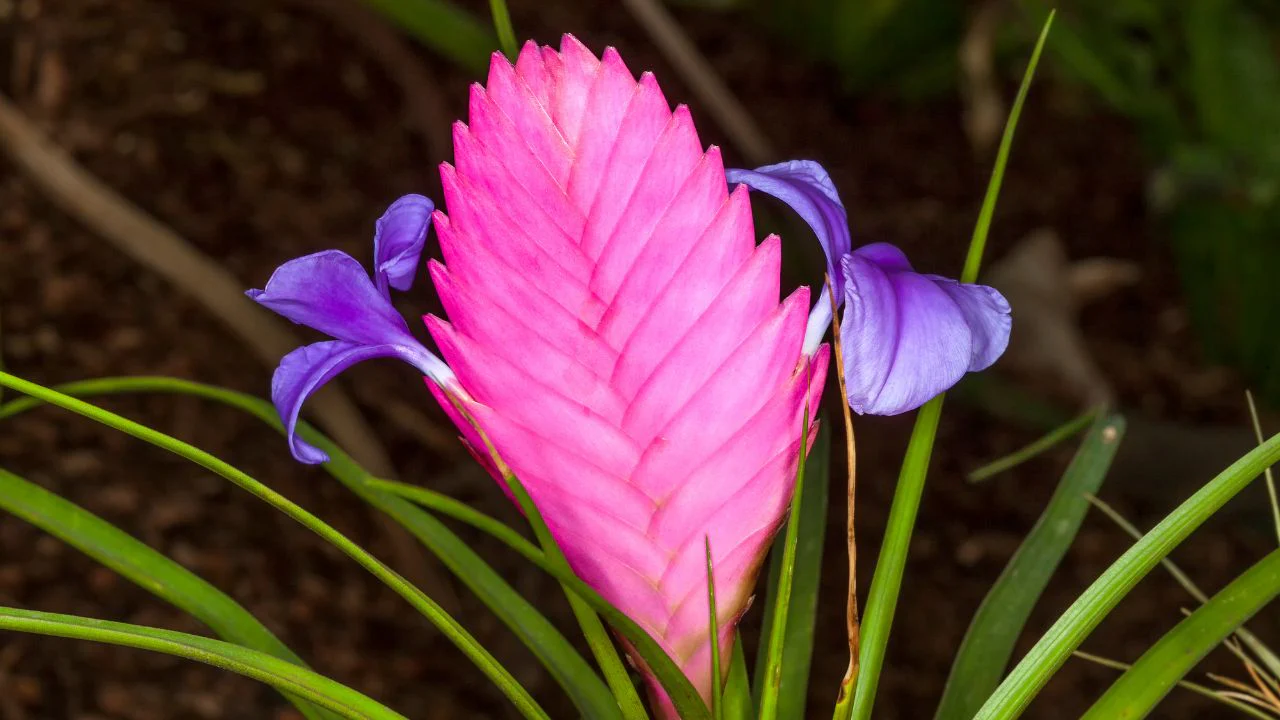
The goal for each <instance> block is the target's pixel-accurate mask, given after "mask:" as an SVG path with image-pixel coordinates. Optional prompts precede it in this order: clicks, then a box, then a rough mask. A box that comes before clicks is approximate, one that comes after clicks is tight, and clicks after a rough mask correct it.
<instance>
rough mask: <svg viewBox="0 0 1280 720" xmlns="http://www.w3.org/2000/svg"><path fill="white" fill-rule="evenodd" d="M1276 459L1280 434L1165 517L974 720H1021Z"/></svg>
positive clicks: (1033, 651)
mask: <svg viewBox="0 0 1280 720" xmlns="http://www.w3.org/2000/svg"><path fill="white" fill-rule="evenodd" d="M1278 460H1280V435H1275V436H1272V437H1271V438H1270V439H1269V440H1267V441H1266V442H1265V443H1263V444H1262V445H1260V446H1259V447H1257V448H1255V449H1254V450H1252V451H1251V452H1249V453H1248V454H1247V455H1245V456H1244V457H1242V458H1240V459H1239V460H1237V461H1236V462H1234V463H1232V464H1231V466H1230V467H1228V468H1227V469H1226V470H1223V471H1222V472H1221V473H1220V474H1219V475H1218V476H1217V477H1215V478H1214V479H1213V480H1210V481H1209V483H1208V484H1207V485H1205V486H1204V487H1203V488H1201V489H1200V490H1199V492H1197V493H1196V494H1194V495H1192V496H1191V497H1190V498H1188V499H1187V500H1186V502H1184V503H1182V504H1181V505H1179V506H1178V507H1177V509H1175V510H1174V511H1173V512H1171V513H1169V514H1168V515H1167V516H1165V518H1164V520H1161V521H1160V523H1159V524H1158V525H1156V526H1155V527H1154V528H1152V530H1151V532H1149V533H1147V534H1146V535H1145V536H1144V537H1143V538H1142V540H1139V541H1138V542H1137V543H1135V544H1134V545H1133V547H1131V548H1129V550H1128V551H1127V552H1125V554H1124V555H1122V556H1120V559H1119V560H1116V562H1115V563H1113V564H1112V565H1111V567H1109V568H1107V570H1106V571H1105V572H1103V573H1102V576H1101V577H1099V578H1098V579H1097V580H1095V581H1094V582H1093V584H1092V585H1090V586H1089V588H1088V589H1087V590H1085V591H1084V593H1083V594H1082V595H1081V596H1080V597H1079V598H1077V599H1076V601H1075V602H1074V603H1072V604H1071V607H1069V608H1067V611H1066V612H1065V613H1063V614H1062V616H1061V617H1059V618H1058V620H1057V621H1056V622H1054V624H1053V626H1052V627H1050V628H1049V630H1048V631H1047V632H1045V634H1044V635H1043V636H1042V637H1041V638H1040V640H1039V641H1038V642H1037V643H1036V644H1035V645H1034V646H1033V647H1032V648H1031V650H1030V651H1028V652H1027V654H1026V655H1025V656H1024V657H1023V658H1022V660H1021V661H1020V662H1019V663H1018V664H1017V666H1015V667H1014V669H1013V671H1012V672H1010V673H1009V675H1008V677H1006V678H1005V679H1004V681H1003V682H1002V683H1000V686H999V687H997V688H996V690H995V692H994V693H992V694H991V697H989V698H988V699H987V702H986V704H984V705H983V706H982V708H981V709H980V710H979V711H978V714H977V715H976V716H975V718H976V720H1009V719H1010V718H1016V717H1018V716H1020V715H1021V714H1022V711H1023V710H1024V709H1026V707H1027V705H1028V704H1030V703H1031V700H1032V699H1033V698H1034V697H1035V696H1036V694H1037V693H1038V692H1039V691H1040V688H1042V687H1044V684H1045V683H1046V682H1048V680H1049V677H1050V676H1051V675H1052V674H1053V673H1054V672H1055V671H1056V670H1057V669H1058V668H1059V667H1061V666H1062V663H1064V662H1066V660H1067V658H1069V657H1070V656H1071V651H1073V650H1075V649H1076V648H1077V647H1079V646H1080V643H1081V642H1083V641H1084V639H1085V637H1087V636H1088V635H1089V633H1090V632H1091V631H1092V630H1093V629H1094V628H1095V627H1097V626H1098V623H1100V622H1102V619H1103V618H1104V617H1106V616H1107V613H1109V612H1110V611H1111V609H1112V608H1114V607H1115V606H1116V604H1117V603H1119V602H1120V600H1121V599H1122V598H1123V597H1124V596H1125V595H1127V594H1128V593H1129V591H1130V590H1132V589H1133V587H1134V586H1135V585H1137V584H1138V581H1139V580H1141V579H1142V578H1143V577H1145V576H1146V575H1147V573H1149V572H1151V569H1152V568H1154V567H1155V566H1156V565H1157V564H1159V562H1160V560H1161V558H1163V557H1165V556H1166V555H1168V554H1169V551H1171V550H1173V548H1175V547H1177V545H1178V544H1179V543H1181V542H1182V541H1183V540H1185V539H1186V537H1187V536H1188V535H1190V534H1191V532H1192V531H1193V530H1195V529H1196V528H1198V527H1200V525H1201V524H1202V523H1203V522H1204V521H1205V520H1207V519H1208V518H1209V516H1211V515H1213V513H1215V512H1217V510H1218V508H1221V507H1222V506H1223V505H1224V504H1225V503H1226V502H1227V501H1228V500H1230V499H1231V498H1233V497H1235V495H1236V494H1237V493H1239V492H1240V491H1241V490H1243V489H1244V488H1245V487H1246V486H1247V485H1248V484H1249V483H1250V482H1251V481H1252V480H1253V479H1254V478H1256V477H1257V476H1258V475H1259V474H1261V473H1262V471H1263V470H1264V469H1265V468H1268V467H1270V466H1271V465H1273V464H1275V463H1276V461H1278Z"/></svg>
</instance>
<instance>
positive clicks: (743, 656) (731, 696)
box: [724, 633, 755, 720]
mask: <svg viewBox="0 0 1280 720" xmlns="http://www.w3.org/2000/svg"><path fill="white" fill-rule="evenodd" d="M724 717H725V720H752V718H754V717H755V705H754V704H753V703H752V700H751V681H750V680H749V679H748V678H747V650H746V648H744V647H743V646H742V634H741V633H738V634H736V635H735V636H734V638H733V657H732V659H731V660H730V661H729V679H728V680H726V681H725V684H724Z"/></svg>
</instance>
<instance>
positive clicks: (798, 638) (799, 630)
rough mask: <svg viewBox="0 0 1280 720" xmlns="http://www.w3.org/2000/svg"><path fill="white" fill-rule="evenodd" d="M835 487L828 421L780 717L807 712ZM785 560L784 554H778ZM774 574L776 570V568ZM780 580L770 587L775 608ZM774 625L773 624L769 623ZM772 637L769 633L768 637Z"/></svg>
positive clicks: (818, 453)
mask: <svg viewBox="0 0 1280 720" xmlns="http://www.w3.org/2000/svg"><path fill="white" fill-rule="evenodd" d="M830 487H831V429H830V427H829V425H827V424H825V423H824V424H823V425H821V426H820V427H819V428H818V434H817V436H816V437H815V438H814V441H813V449H812V450H810V451H809V460H808V462H807V464H806V465H805V474H804V484H803V488H802V489H801V490H799V492H801V493H802V495H801V496H800V509H799V513H800V514H799V518H798V521H799V522H798V526H797V527H798V531H797V539H796V552H795V566H794V567H795V569H794V572H793V573H792V580H791V603H790V609H789V610H788V611H787V627H786V630H785V632H784V634H783V643H782V680H781V682H780V684H779V687H778V717H780V718H802V717H805V701H806V699H807V698H808V695H809V668H810V666H811V664H812V662H813V651H814V648H813V642H814V626H815V625H814V624H815V622H816V621H817V614H818V590H819V585H820V583H821V580H822V550H823V544H824V541H825V540H826V534H827V533H826V530H827V507H828V503H829V497H828V493H829V492H830ZM778 557H779V559H780V560H781V559H782V558H783V557H785V553H780V554H779V556H778ZM771 576H772V573H771ZM775 587H776V585H774V586H772V587H771V588H770V590H769V596H770V604H769V605H768V606H767V608H766V610H767V611H769V612H771V610H772V607H773V604H772V600H773V598H774V596H775V591H774V589H773V588H775ZM770 627H772V623H770ZM765 637H767V635H766V636H765Z"/></svg>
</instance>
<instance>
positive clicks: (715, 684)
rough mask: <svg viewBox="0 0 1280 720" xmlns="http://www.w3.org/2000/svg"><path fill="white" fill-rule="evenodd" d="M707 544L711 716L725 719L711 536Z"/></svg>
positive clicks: (706, 538)
mask: <svg viewBox="0 0 1280 720" xmlns="http://www.w3.org/2000/svg"><path fill="white" fill-rule="evenodd" d="M704 540H705V542H706V546H707V613H708V615H709V617H710V621H711V622H710V625H709V626H708V627H709V629H710V630H711V717H712V718H713V720H724V684H723V682H722V681H721V677H722V676H721V675H720V617H719V616H718V615H717V614H716V569H715V564H714V563H713V562H712V561H711V537H710V536H706V537H705V538H704Z"/></svg>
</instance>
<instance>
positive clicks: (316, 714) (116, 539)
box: [0, 468, 332, 720]
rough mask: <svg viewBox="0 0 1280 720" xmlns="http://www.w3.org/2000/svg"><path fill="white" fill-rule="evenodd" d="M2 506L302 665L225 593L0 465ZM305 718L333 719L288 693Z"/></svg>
mask: <svg viewBox="0 0 1280 720" xmlns="http://www.w3.org/2000/svg"><path fill="white" fill-rule="evenodd" d="M0 509H3V510H5V511H7V512H10V513H12V514H14V515H15V516H17V517H19V518H21V519H23V520H25V521H27V522H29V523H31V524H32V525H35V526H36V527H38V528H40V529H41V530H44V531H45V532H47V533H49V534H50V535H53V536H54V537H56V538H58V539H59V540H62V541H63V542H65V543H67V544H68V545H71V546H72V547H74V548H76V549H77V550H80V551H81V552H83V553H85V554H86V555H88V556H89V557H91V558H93V559H94V560H97V561H98V562H99V563H102V564H103V565H104V566H106V567H108V568H110V569H112V570H114V571H115V572H117V573H119V574H120V575H121V576H123V577H124V578H125V579H127V580H129V581H130V582H132V583H134V584H135V585H137V586H138V587H141V588H142V589H144V590H147V591H148V592H150V593H151V594H152V595H155V596H156V597H158V598H160V599H161V600H164V601H166V602H168V603H170V604H171V605H173V606H174V607H177V608H178V609H180V610H183V611H184V612H186V613H188V614H190V615H191V616H192V617H194V618H196V619H197V620H199V621H200V622H203V623H204V624H205V625H208V626H209V629H211V630H213V631H214V632H215V633H217V634H218V635H219V636H221V637H222V638H223V639H224V640H226V641H228V642H231V643H235V644H236V645H242V646H244V647H247V648H249V649H251V650H258V651H260V652H264V653H267V654H269V655H274V656H275V657H278V658H280V659H281V660H287V661H288V662H291V663H294V664H295V665H302V666H304V667H305V666H306V663H304V662H303V661H302V658H300V657H298V656H297V655H295V654H294V653H293V651H292V650H290V649H289V648H288V647H287V646H286V645H285V644H284V643H283V642H281V641H280V640H279V639H278V638H277V637H276V636H275V635H273V634H272V633H271V631H270V630H268V629H267V627H266V626H265V625H263V624H262V623H261V622H259V621H258V619H257V618H255V617H254V616H253V615H252V614H251V613H250V612H249V611H248V610H245V609H244V608H243V607H242V606H241V605H240V604H239V603H237V602H236V601H235V600H233V599H231V597H230V596H229V595H227V594H226V593H224V592H222V591H221V590H219V589H218V588H216V587H214V586H213V585H210V584H209V583H208V582H206V581H205V580H203V579H202V578H200V577H199V576H198V575H196V574H195V573H193V572H191V571H190V570H187V569H186V568H184V567H182V566H181V565H179V564H178V563H176V562H174V561H173V560H170V559H169V558H167V557H165V556H164V555H163V554H161V553H159V552H157V551H156V550H154V549H152V548H151V547H149V546H147V545H146V544H145V543H143V542H141V541H139V540H137V539H135V538H134V537H133V536H131V535H129V534H128V533H126V532H124V531H123V530H120V529H119V528H117V527H116V526H114V525H112V524H111V523H109V522H107V521H106V520H103V519H102V518H100V517H98V516H97V515H94V514H93V513H91V512H89V511H88V510H85V509H84V508H82V507H80V506H79V505H76V504H75V503H73V502H71V501H70V500H67V499H65V498H63V497H62V496H60V495H58V494H57V493H52V492H49V491H48V490H45V489H44V488H42V487H40V486H39V485H36V484H35V483H32V482H28V481H27V480H24V479H23V478H21V477H18V476H17V475H15V474H13V473H11V472H9V471H7V470H5V469H3V468H0ZM286 697H288V698H289V701H290V702H292V703H293V704H294V705H295V706H296V707H297V708H298V711H299V712H301V713H302V714H303V715H304V716H305V717H306V718H308V719H309V720H319V719H320V718H327V717H332V716H331V715H330V714H329V712H328V711H326V710H322V709H320V708H318V707H316V706H314V705H312V704H311V703H310V702H308V701H306V700H304V699H302V698H299V697H295V696H288V695H286Z"/></svg>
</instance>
